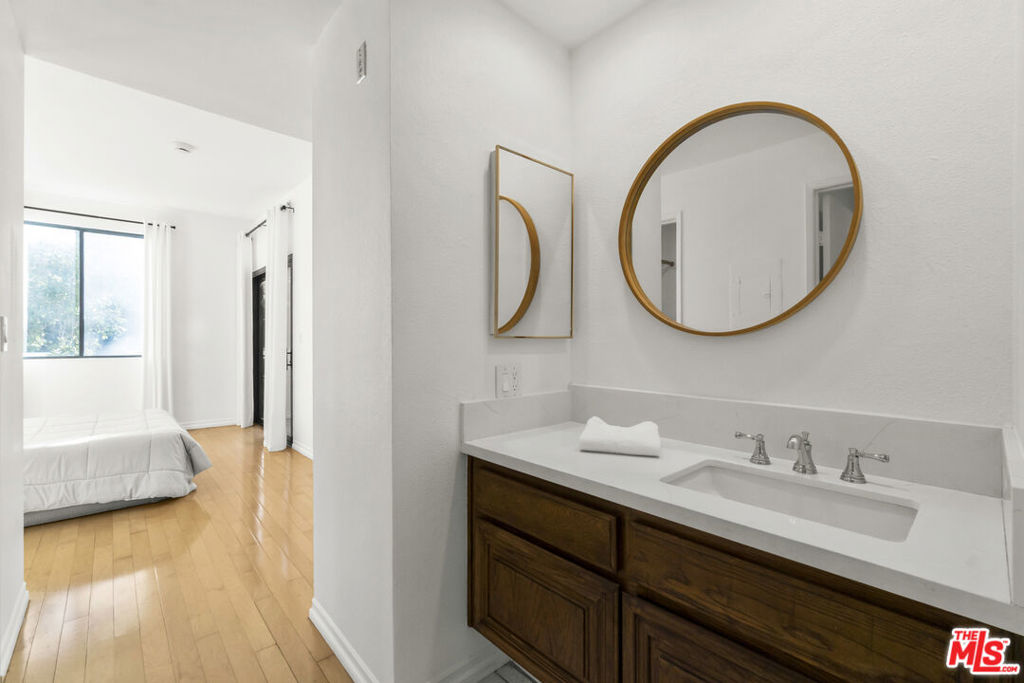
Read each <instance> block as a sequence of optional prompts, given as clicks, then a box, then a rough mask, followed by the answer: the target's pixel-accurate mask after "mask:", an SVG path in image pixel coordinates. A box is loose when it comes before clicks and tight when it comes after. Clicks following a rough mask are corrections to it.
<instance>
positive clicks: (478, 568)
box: [471, 520, 619, 683]
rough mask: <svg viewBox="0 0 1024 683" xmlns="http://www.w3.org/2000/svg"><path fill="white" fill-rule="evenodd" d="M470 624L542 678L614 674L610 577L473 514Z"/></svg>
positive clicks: (614, 599) (601, 678)
mask: <svg viewBox="0 0 1024 683" xmlns="http://www.w3.org/2000/svg"><path fill="white" fill-rule="evenodd" d="M472 573H473V591H472V595H471V597H472V605H471V618H472V625H473V626H474V627H475V628H476V629H477V630H478V631H480V632H481V633H483V634H484V635H485V636H487V637H488V638H489V639H490V640H491V641H492V642H493V643H495V644H496V645H498V646H499V647H501V648H502V649H503V650H505V651H506V652H507V653H508V654H510V655H511V656H512V657H513V658H515V659H516V661H518V662H519V663H520V664H522V665H523V666H524V667H526V668H527V669H528V670H529V671H530V672H531V673H532V674H534V675H535V676H537V677H538V678H540V679H541V680H543V681H594V682H595V683H597V682H601V683H612V682H614V681H616V680H617V679H618V661H619V660H618V631H619V616H618V598H619V587H618V585H617V584H615V583H613V582H611V581H608V580H606V579H603V578H601V577H600V576H597V575H596V574H592V573H590V572H588V571H586V570H584V569H581V568H580V567H577V566H576V565H574V564H572V563H571V562H568V561H566V560H563V559H562V558H560V557H558V556H556V555H553V554H551V553H549V552H547V551H546V550H542V549H541V548H538V547H537V546H534V545H533V544H531V543H529V542H528V541H526V540H523V539H521V538H519V537H518V536H515V535H514V534H511V533H509V532H507V531H505V530H503V529H500V528H498V527H496V526H494V525H493V524H490V523H488V522H485V521H482V520H474V539H473V566H472Z"/></svg>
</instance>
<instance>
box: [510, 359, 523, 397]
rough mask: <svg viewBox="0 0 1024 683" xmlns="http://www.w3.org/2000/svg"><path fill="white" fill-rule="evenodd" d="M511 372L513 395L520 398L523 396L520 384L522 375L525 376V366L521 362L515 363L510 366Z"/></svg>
mask: <svg viewBox="0 0 1024 683" xmlns="http://www.w3.org/2000/svg"><path fill="white" fill-rule="evenodd" d="M509 372H510V374H511V376H512V395H513V396H520V395H522V393H523V392H522V389H521V388H520V383H519V382H520V380H521V379H522V375H523V364H522V363H520V362H519V361H516V362H515V363H511V364H509Z"/></svg>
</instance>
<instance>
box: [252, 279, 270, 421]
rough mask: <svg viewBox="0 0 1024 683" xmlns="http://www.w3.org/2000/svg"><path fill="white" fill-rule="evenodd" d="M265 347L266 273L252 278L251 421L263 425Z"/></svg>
mask: <svg viewBox="0 0 1024 683" xmlns="http://www.w3.org/2000/svg"><path fill="white" fill-rule="evenodd" d="M266 347H267V271H266V269H264V268H261V269H260V270H258V271H256V272H255V273H253V276H252V421H253V422H254V423H256V424H258V425H262V424H263V379H264V375H265V373H266Z"/></svg>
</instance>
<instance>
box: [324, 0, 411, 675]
mask: <svg viewBox="0 0 1024 683" xmlns="http://www.w3.org/2000/svg"><path fill="white" fill-rule="evenodd" d="M389 5H390V3H389V2H380V1H376V0H354V1H353V2H347V3H345V4H344V5H343V6H342V7H341V9H339V10H338V12H337V13H336V14H335V15H334V17H333V18H332V19H331V22H330V23H329V24H328V26H327V27H326V28H325V29H324V33H323V35H322V36H321V38H320V42H319V43H318V44H317V47H316V51H315V55H314V64H315V73H314V84H315V88H314V92H315V96H314V100H313V196H314V197H315V198H316V201H315V204H314V206H313V311H314V312H315V316H314V320H313V367H315V368H316V372H317V382H316V383H315V384H314V386H313V405H314V413H313V430H314V431H313V438H314V443H315V444H316V460H315V461H314V470H313V474H314V477H313V494H314V495H313V506H314V508H313V513H314V518H315V520H316V523H315V526H314V531H313V547H314V550H315V553H314V558H313V561H314V571H315V573H316V581H315V585H314V593H315V597H316V600H317V602H318V603H319V604H320V605H321V606H322V608H323V611H324V612H325V613H326V615H327V616H328V617H329V618H330V619H331V620H332V621H333V622H334V625H335V626H336V627H337V629H338V630H340V631H341V633H342V634H343V637H345V638H346V639H347V640H348V641H349V643H350V644H351V647H352V648H353V649H354V650H355V651H356V652H358V653H359V656H360V657H361V658H362V660H363V661H364V662H365V663H366V666H367V667H368V668H369V669H370V671H371V672H372V674H373V675H374V676H375V677H376V678H377V680H379V681H382V682H383V683H387V682H389V681H391V680H393V679H394V635H393V634H394V632H393V624H394V622H393V613H392V610H393V603H392V521H391V520H392V500H391V256H390V250H391V242H390V238H391V220H390V211H391V204H390V202H391V195H390V180H389V132H388V127H389V118H388V117H389V71H390V67H389V65H388V55H389V51H390V49H389V47H388V43H389V36H388V12H389ZM364 40H365V41H366V42H367V46H368V49H369V53H370V58H369V60H368V62H369V64H370V65H371V71H370V75H369V77H368V78H367V79H366V81H365V82H363V83H362V84H361V85H356V83H355V75H354V73H353V71H354V69H353V67H354V66H355V53H356V49H357V47H358V46H359V44H360V43H361V42H362V41H364ZM341 654H342V653H339V656H341ZM343 661H344V660H343Z"/></svg>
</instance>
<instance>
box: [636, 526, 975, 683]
mask: <svg viewBox="0 0 1024 683" xmlns="http://www.w3.org/2000/svg"><path fill="white" fill-rule="evenodd" d="M628 538H629V540H628V545H629V552H628V553H627V558H626V565H627V570H626V573H627V575H628V577H629V581H630V582H631V583H632V584H633V585H634V586H636V587H637V588H639V589H640V590H641V591H642V594H643V595H645V596H646V595H657V596H659V600H660V601H664V602H666V603H667V604H671V605H672V606H673V607H674V608H675V609H678V610H679V611H680V612H681V613H682V614H683V615H685V616H687V617H689V618H692V619H693V620H695V621H699V622H701V623H705V624H708V625H710V626H711V627H713V628H714V629H715V630H717V631H720V632H722V633H727V634H729V635H730V636H731V637H734V638H736V639H737V640H742V641H744V642H748V643H750V644H751V645H753V646H755V647H757V648H759V649H762V650H764V651H774V650H778V651H780V652H782V653H784V656H785V657H786V658H787V659H786V661H791V662H792V665H793V666H799V667H800V668H801V669H803V670H807V671H808V672H812V671H813V672H815V675H816V676H821V677H822V678H825V679H827V680H837V681H838V680H857V681H883V680H884V681H888V680H894V679H897V680H905V681H921V682H922V683H925V682H931V681H941V680H958V678H959V674H958V673H957V672H956V671H951V670H949V669H947V668H946V667H945V652H946V646H947V643H948V640H949V632H948V631H946V630H944V629H940V628H937V627H935V626H932V625H930V624H925V623H923V622H920V621H917V620H915V619H912V618H910V617H906V616H904V615H901V614H897V613H895V612H891V611H889V610H886V609H884V608H881V607H878V606H876V605H872V604H870V603H867V602H864V601H861V600H858V599H856V598H853V597H850V596H847V595H843V594H841V593H837V592H835V591H832V590H829V589H828V588H826V587H824V586H819V585H815V584H812V583H808V582H806V581H802V580H801V579H798V578H795V577H792V576H789V575H787V574H784V573H782V572H779V571H776V570H774V569H771V568H769V567H765V566H761V565H759V564H755V563H753V562H748V561H746V560H743V559H741V558H739V557H735V556H733V555H730V554H728V553H723V552H721V551H718V550H716V549H714V548H710V547H707V546H705V545H702V544H699V543H696V542H694V541H692V540H689V539H687V538H684V537H682V536H680V535H676V534H675V533H670V532H668V531H665V530H662V529H657V528H654V527H652V526H649V525H647V524H644V523H638V522H633V523H631V524H630V525H629V529H628Z"/></svg>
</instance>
